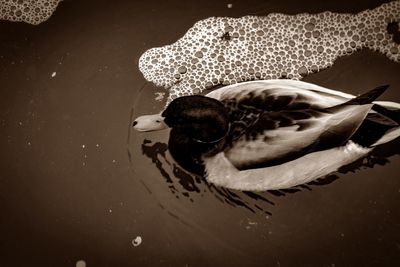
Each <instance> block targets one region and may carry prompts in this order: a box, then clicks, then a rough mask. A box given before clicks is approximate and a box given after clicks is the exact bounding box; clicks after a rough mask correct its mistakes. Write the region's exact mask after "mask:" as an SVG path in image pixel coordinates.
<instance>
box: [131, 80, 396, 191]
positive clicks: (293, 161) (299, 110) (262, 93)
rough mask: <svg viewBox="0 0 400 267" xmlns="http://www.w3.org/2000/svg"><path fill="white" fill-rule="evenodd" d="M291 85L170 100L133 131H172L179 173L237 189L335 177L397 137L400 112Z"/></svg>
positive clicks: (256, 84)
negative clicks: (187, 171) (196, 176)
mask: <svg viewBox="0 0 400 267" xmlns="http://www.w3.org/2000/svg"><path fill="white" fill-rule="evenodd" d="M386 87H387V86H383V87H378V88H376V89H374V90H372V91H370V92H368V93H366V94H363V95H361V96H358V97H356V98H354V96H352V95H349V94H345V93H342V92H338V91H334V90H330V89H326V88H323V87H319V86H316V85H313V84H309V83H305V82H300V81H292V80H270V81H253V82H245V83H240V84H236V85H232V86H227V87H224V88H221V89H218V90H215V91H213V92H211V93H209V94H208V95H207V96H206V97H205V96H187V97H180V98H177V99H175V100H174V101H172V102H171V103H170V105H169V106H168V107H167V108H166V110H165V111H164V112H163V113H162V114H161V116H160V115H148V116H143V117H140V118H138V119H137V120H136V121H135V122H134V128H135V129H137V130H140V131H146V130H155V129H161V128H163V127H165V126H169V127H170V128H172V130H171V133H170V139H169V149H170V152H171V154H172V156H173V157H174V158H175V159H176V161H177V162H178V163H179V164H181V165H182V167H184V168H186V169H188V170H189V171H192V172H195V173H198V174H203V175H204V176H205V177H206V179H207V180H208V181H210V182H212V183H215V184H217V185H220V186H225V187H228V188H232V189H240V190H253V191H257V190H268V189H281V188H288V187H292V186H295V185H299V184H302V183H306V182H309V181H311V180H314V179H316V178H319V177H321V176H324V175H327V174H329V173H331V172H333V171H336V170H337V169H338V168H340V167H341V166H343V165H347V164H349V163H351V162H353V161H355V160H357V159H359V158H360V157H362V156H365V155H366V154H368V153H369V152H370V151H371V150H372V149H373V147H375V146H377V145H379V144H382V143H386V142H388V141H390V140H393V139H394V138H396V137H397V136H399V135H400V127H399V110H400V105H399V104H397V103H393V102H374V103H373V104H372V103H371V102H372V101H373V100H374V99H375V98H376V97H378V96H379V95H380V94H381V93H382V92H383V91H384V90H385V89H386Z"/></svg>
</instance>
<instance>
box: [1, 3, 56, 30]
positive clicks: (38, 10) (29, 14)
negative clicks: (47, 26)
mask: <svg viewBox="0 0 400 267" xmlns="http://www.w3.org/2000/svg"><path fill="white" fill-rule="evenodd" d="M60 1H61V0H0V19H2V20H9V21H23V22H26V23H30V24H34V25H38V24H40V23H42V22H43V21H45V20H47V19H48V18H49V17H50V16H51V15H52V14H53V12H54V10H55V9H56V7H57V5H58V3H59V2H60Z"/></svg>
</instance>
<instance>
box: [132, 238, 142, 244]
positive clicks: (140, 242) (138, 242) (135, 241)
mask: <svg viewBox="0 0 400 267" xmlns="http://www.w3.org/2000/svg"><path fill="white" fill-rule="evenodd" d="M140 244H142V237H141V236H137V237H136V238H135V239H133V240H132V245H133V246H134V247H137V246H139V245H140Z"/></svg>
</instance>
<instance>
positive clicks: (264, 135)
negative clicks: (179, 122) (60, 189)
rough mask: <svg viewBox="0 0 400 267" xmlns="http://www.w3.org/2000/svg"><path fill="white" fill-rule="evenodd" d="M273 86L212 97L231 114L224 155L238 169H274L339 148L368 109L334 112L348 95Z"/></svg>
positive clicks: (251, 87)
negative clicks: (320, 152) (303, 157)
mask: <svg viewBox="0 0 400 267" xmlns="http://www.w3.org/2000/svg"><path fill="white" fill-rule="evenodd" d="M273 85H274V84H273V83H270V84H268V83H262V82H260V83H254V82H253V83H247V84H246V83H245V84H243V85H241V86H240V85H239V86H236V87H234V88H230V89H231V90H224V91H221V92H219V93H218V94H215V95H217V96H218V98H219V100H220V101H221V102H222V103H224V105H225V106H226V108H227V109H228V110H229V112H230V114H231V116H230V121H231V127H230V133H229V138H228V140H227V141H228V142H227V146H226V149H225V155H226V157H227V158H228V159H229V160H230V161H231V162H232V164H233V165H234V166H235V167H236V168H238V169H248V168H258V167H266V166H272V165H276V164H280V163H284V162H287V161H290V160H293V159H295V158H298V157H301V156H303V155H305V154H307V153H309V152H312V151H319V150H322V149H327V148H331V147H333V146H340V145H343V144H344V143H345V142H346V141H348V139H349V138H350V137H351V135H352V134H353V133H354V132H355V131H356V130H357V128H358V127H359V126H360V124H361V122H362V121H363V120H364V118H365V116H366V115H367V114H368V112H369V111H370V109H371V106H372V105H364V106H358V105H356V106H354V105H349V106H343V107H341V108H339V109H335V110H334V112H333V111H332V110H330V109H329V107H332V106H336V105H338V104H341V103H343V102H346V100H347V98H346V97H344V96H340V95H334V94H330V93H329V92H321V91H318V90H306V89H302V88H298V86H296V88H289V87H285V84H284V85H283V86H279V87H277V85H276V84H275V86H273ZM232 89H233V90H232Z"/></svg>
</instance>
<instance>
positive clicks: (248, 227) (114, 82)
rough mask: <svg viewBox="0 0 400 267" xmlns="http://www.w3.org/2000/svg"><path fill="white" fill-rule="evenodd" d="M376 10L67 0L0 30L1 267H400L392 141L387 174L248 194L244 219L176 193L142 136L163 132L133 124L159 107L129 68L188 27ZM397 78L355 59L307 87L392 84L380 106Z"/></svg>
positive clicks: (203, 189) (207, 198)
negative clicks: (135, 128) (41, 17)
mask: <svg viewBox="0 0 400 267" xmlns="http://www.w3.org/2000/svg"><path fill="white" fill-rule="evenodd" d="M228 3H232V4H233V7H232V8H231V9H229V8H227V4H228ZM380 3H381V1H364V0H363V1H361V0H359V1H282V0H280V1H256V0H249V1H238V2H236V1H231V2H224V1H211V0H210V1H191V2H189V1H188V2H185V1H142V2H140V3H137V2H136V1H105V0H104V1H99V0H97V1H63V2H62V3H61V4H60V5H59V7H58V8H57V10H56V12H55V13H54V15H53V16H52V17H51V18H50V19H49V20H48V21H46V22H44V23H42V24H40V25H39V26H32V25H28V24H22V23H11V22H6V21H1V22H0V85H1V88H0V149H1V150H0V151H1V153H0V204H1V211H0V212H1V213H0V214H1V217H0V231H1V232H0V255H1V257H0V265H1V266H75V264H76V262H77V261H78V260H84V261H85V262H86V263H87V266H398V265H400V209H399V203H400V178H399V171H398V166H399V164H400V157H399V156H398V151H399V142H393V143H391V144H390V145H389V147H386V150H389V152H388V153H389V154H396V155H393V156H390V157H388V158H387V159H386V161H387V162H386V161H385V160H383V162H381V163H386V164H377V165H375V166H374V168H365V167H363V168H361V169H360V170H356V171H355V172H348V173H346V174H339V175H338V177H339V179H336V180H335V181H334V182H333V183H330V184H328V185H324V186H311V187H310V189H311V191H310V190H308V189H303V190H301V191H300V192H297V193H288V194H285V195H281V196H278V195H277V194H273V193H264V194H262V197H264V198H265V199H266V200H268V201H266V200H262V199H260V200H254V197H250V198H249V200H248V203H250V204H249V206H251V207H253V211H254V212H252V211H250V210H249V209H247V208H244V207H242V206H240V205H238V204H237V203H236V204H235V203H234V202H232V201H231V203H230V202H229V201H226V200H225V199H224V198H227V196H226V195H227V194H228V197H229V194H232V193H233V194H239V195H240V194H241V195H240V199H244V198H245V197H246V196H245V195H243V194H242V193H239V192H233V191H232V192H218V191H216V190H217V189H215V188H211V189H210V188H209V187H207V186H206V185H205V184H204V183H202V182H201V181H200V183H197V186H198V189H199V190H198V192H196V190H194V191H190V190H186V189H187V187H185V186H182V185H180V184H179V183H178V184H176V183H175V184H176V186H175V189H173V188H172V189H171V183H169V182H168V181H166V179H165V176H163V175H162V174H161V173H160V169H159V168H157V165H156V164H157V162H155V163H153V162H152V160H151V159H150V158H149V157H148V155H147V156H146V155H144V154H143V153H142V144H143V140H144V139H148V140H151V142H152V143H149V144H148V145H149V146H151V145H153V144H154V143H157V142H165V141H166V140H167V132H159V133H151V134H137V133H133V132H130V131H129V130H128V129H129V122H130V120H131V117H132V116H136V115H140V114H148V113H156V112H158V111H159V110H161V109H162V108H163V106H164V103H163V102H157V101H155V100H154V98H155V93H156V92H160V91H163V90H162V89H161V88H155V87H154V86H152V85H151V84H148V83H146V81H145V80H144V78H143V77H142V75H141V73H140V72H139V70H138V67H137V64H138V59H139V57H140V55H141V54H142V53H143V52H144V51H145V50H147V49H149V48H152V47H155V46H161V45H165V44H170V43H172V42H175V41H176V40H177V39H178V38H179V37H181V36H182V35H183V34H184V33H185V32H186V30H187V29H188V28H190V27H191V26H192V25H193V24H194V23H195V22H196V21H198V20H200V19H203V18H207V17H210V16H235V17H237V16H243V15H248V14H258V15H262V14H267V13H269V12H284V13H290V14H295V13H300V12H310V13H315V12H320V11H324V10H331V11H335V12H358V11H361V10H363V9H366V8H373V7H376V6H378V5H379V4H380ZM53 72H56V76H55V77H52V73H53ZM399 73H400V64H398V63H395V62H392V61H389V60H388V59H387V58H386V57H385V56H383V55H381V54H377V53H374V52H371V51H361V52H358V53H356V54H354V55H352V56H350V57H346V58H341V59H339V60H337V62H336V63H335V65H334V66H333V67H332V68H330V69H328V70H325V71H322V72H320V73H318V74H313V75H311V76H309V77H307V78H306V79H305V81H310V82H314V83H317V84H319V85H322V86H326V87H329V88H334V89H342V90H343V91H346V92H349V93H353V94H357V93H360V92H363V91H365V90H367V89H371V88H372V87H374V86H377V85H380V84H391V85H392V86H391V90H390V91H388V92H387V93H386V94H385V95H384V96H383V97H382V99H386V100H393V101H397V102H399V101H400V75H399ZM142 88H143V89H142ZM141 89H142V90H141ZM132 108H133V110H132ZM128 137H129V138H128ZM160 147H161V148H162V146H160ZM128 152H129V153H128ZM153 152H154V151H153ZM385 155H387V154H385ZM158 158H159V159H160V160H161V161H163V162H164V163H163V164H164V165H163V166H164V167H165V166H167V167H168V166H169V165H168V164H167V163H165V160H164V159H163V158H160V157H158ZM381 161H382V159H381ZM169 171H171V170H169ZM179 186H180V187H179ZM174 190H175V191H174ZM224 194H225V195H224ZM231 197H232V196H231ZM256 206H258V208H257V207H256ZM136 236H141V237H142V239H143V242H142V244H141V245H140V246H137V247H134V246H133V245H132V243H131V242H132V240H133V239H135V238H136Z"/></svg>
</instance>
